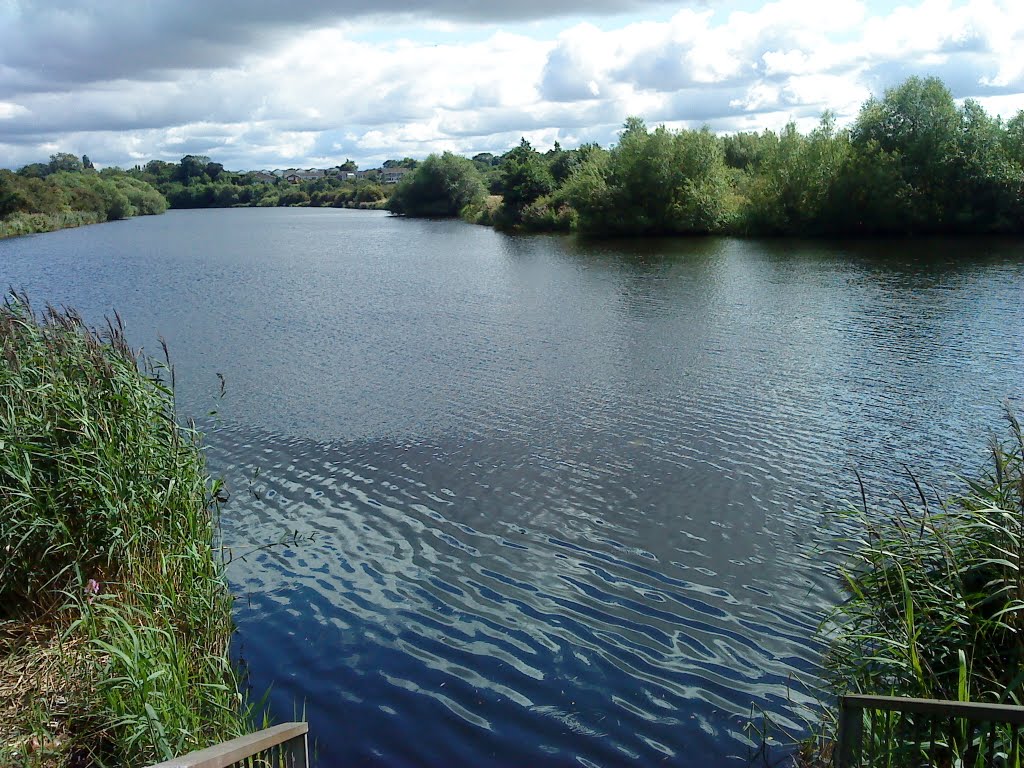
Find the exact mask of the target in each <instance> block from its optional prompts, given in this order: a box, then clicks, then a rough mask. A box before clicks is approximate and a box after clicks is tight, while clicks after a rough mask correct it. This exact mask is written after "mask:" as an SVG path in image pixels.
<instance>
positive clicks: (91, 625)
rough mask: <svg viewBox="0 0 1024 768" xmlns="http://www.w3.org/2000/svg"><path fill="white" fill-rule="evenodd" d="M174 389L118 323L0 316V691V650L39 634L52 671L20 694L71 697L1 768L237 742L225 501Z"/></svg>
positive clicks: (25, 734)
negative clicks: (222, 515)
mask: <svg viewBox="0 0 1024 768" xmlns="http://www.w3.org/2000/svg"><path fill="white" fill-rule="evenodd" d="M169 378H170V379H172V378H173V375H172V373H171V368H170V366H169V364H168V363H162V364H161V363H157V362H155V361H153V360H152V359H150V358H146V357H140V356H138V355H136V353H135V351H134V350H132V349H131V348H130V347H129V345H128V344H127V342H126V340H125V335H124V330H123V328H122V326H121V322H120V319H115V320H114V321H113V322H108V324H107V326H106V327H105V328H104V329H102V331H93V330H89V329H88V328H87V327H86V325H85V324H84V322H83V321H82V319H81V318H80V317H79V316H78V315H77V314H76V313H74V312H73V311H70V310H63V311H57V310H53V309H49V310H47V311H46V312H45V313H43V314H36V313H34V312H33V311H32V310H31V309H30V307H29V305H28V302H27V300H26V299H25V298H24V297H20V296H14V295H12V296H10V297H8V298H7V300H6V301H5V302H4V304H3V305H2V306H0V510H2V513H0V552H2V553H3V557H2V558H0V683H2V674H3V663H2V660H3V658H4V653H5V650H6V654H7V657H8V660H10V659H14V658H16V657H18V656H19V654H25V653H26V652H27V651H26V647H27V644H26V643H27V641H26V640H25V638H30V637H37V638H38V637H42V638H43V639H42V640H38V641H37V642H36V645H37V646H38V647H37V648H36V650H35V653H36V654H37V656H38V658H37V659H36V660H35V661H33V663H32V665H31V666H32V667H33V668H37V669H38V668H43V667H45V666H46V665H45V664H43V663H42V661H41V660H45V661H46V662H47V663H48V664H49V667H46V668H48V669H52V670H55V671H53V672H52V674H51V679H49V680H46V681H42V682H38V681H37V682H38V684H39V685H40V686H41V690H40V691H36V692H35V693H34V694H33V695H32V696H31V697H29V698H33V699H34V700H36V701H37V702H42V701H46V700H49V699H48V697H47V696H46V695H44V694H45V693H47V692H51V693H52V689H54V688H62V689H64V690H65V691H67V693H65V694H62V695H60V696H51V697H49V698H52V699H53V700H54V701H58V702H60V706H59V707H58V706H56V705H54V706H53V707H51V708H50V709H48V708H47V707H46V706H36V707H35V708H33V709H31V710H26V711H25V714H24V718H23V719H24V722H22V723H21V724H20V725H21V729H20V731H19V732H18V733H17V734H16V735H19V736H20V737H21V738H20V739H19V738H13V737H11V739H12V740H10V741H9V742H8V743H6V744H5V743H4V741H3V739H0V763H2V764H7V761H10V762H14V761H15V760H16V759H19V760H22V761H27V762H32V760H33V759H35V760H36V762H38V763H39V764H44V763H45V760H43V759H42V757H41V756H42V755H44V754H45V753H46V749H45V748H44V747H46V746H47V744H48V743H51V746H52V745H56V744H58V742H59V747H58V746H54V747H53V749H54V750H55V751H57V752H62V753H63V754H65V755H72V756H74V757H75V759H76V760H79V761H84V762H82V763H81V764H89V763H92V764H97V765H145V764H146V763H147V762H154V761H157V760H163V759H167V758H170V757H173V756H176V755H178V754H182V753H184V752H188V751H190V750H192V749H194V748H196V747H199V746H206V745H208V744H209V743H211V742H215V741H219V740H222V739H226V738H230V737H233V736H236V735H239V734H240V733H241V732H242V731H243V730H244V723H245V713H244V712H243V707H242V701H241V696H240V695H239V686H238V680H237V678H236V674H235V670H234V669H233V667H232V664H231V662H230V659H229V653H228V650H229V642H230V638H231V634H232V631H233V625H232V620H231V598H230V595H229V593H228V590H227V587H226V582H225V580H224V573H223V567H224V566H223V560H222V558H221V555H220V553H221V549H220V548H219V547H217V546H216V542H215V537H216V535H217V530H218V518H217V496H218V494H219V490H220V489H219V486H218V484H217V483H216V482H214V481H212V480H211V478H210V477H209V475H208V474H207V472H206V468H205V464H204V459H203V453H202V450H201V447H200V436H199V434H198V433H197V432H196V430H195V428H194V426H193V425H182V424H179V422H178V419H177V417H176V414H175V410H174V395H173V387H172V383H171V382H170V381H168V379H169ZM47 630H49V631H47ZM4 633H6V637H7V638H8V641H7V643H6V644H5V643H4V642H3V640H4V636H5V634H4ZM28 644H31V643H28ZM5 646H6V648H5ZM69 698H70V699H71V700H70V701H68V699H69ZM14 709H15V711H17V708H14ZM58 710H59V711H58ZM3 715H4V712H3V711H0V719H3ZM58 732H59V734H60V738H59V739H58V738H57V735H56V734H58ZM47 740H49V741H47ZM26 744H28V747H26ZM33 747H36V749H35V750H34V751H33ZM33 754H34V755H36V758H32V755H33Z"/></svg>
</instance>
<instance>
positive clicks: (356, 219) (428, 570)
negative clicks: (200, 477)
mask: <svg viewBox="0 0 1024 768" xmlns="http://www.w3.org/2000/svg"><path fill="white" fill-rule="evenodd" d="M0 282H2V283H3V284H4V285H8V284H9V285H12V286H14V287H15V288H18V289H21V290H26V291H28V293H29V295H30V297H31V298H32V299H33V300H34V302H35V303H36V304H37V305H42V304H43V303H45V302H50V303H53V304H67V305H70V306H74V307H76V308H78V309H79V310H80V311H81V312H82V313H83V314H84V315H85V316H86V317H87V318H88V319H89V320H90V321H92V322H95V323H98V322H99V321H100V320H101V319H102V318H103V316H104V315H105V314H109V313H110V312H112V311H113V310H114V309H116V310H117V311H118V312H119V313H120V314H121V316H122V317H123V318H124V321H125V323H126V325H127V327H128V330H129V337H130V339H131V340H132V341H133V342H134V343H136V344H139V345H143V346H145V347H146V349H147V350H149V351H150V352H152V351H157V350H159V345H158V342H157V339H158V337H159V336H163V337H164V338H166V340H167V342H168V344H169V346H170V349H171V355H172V358H173V362H174V364H175V371H176V378H177V387H178V393H179V408H180V411H181V413H182V415H192V416H195V417H196V418H197V420H198V421H199V423H200V424H201V426H202V427H203V428H204V430H205V431H206V432H207V435H208V440H207V441H208V445H209V461H210V465H211V468H212V469H213V470H214V471H215V472H217V473H218V474H220V475H222V476H224V478H225V479H226V482H227V484H228V487H229V489H230V491H231V494H232V498H231V500H230V501H229V502H228V503H227V505H226V506H225V508H224V535H225V539H226V543H227V544H228V545H229V546H231V547H232V549H233V552H235V554H236V555H238V556H239V557H238V559H236V560H235V561H234V562H233V563H232V564H231V565H230V567H229V570H228V573H229V576H230V578H231V581H232V587H233V589H234V591H235V594H236V595H237V596H238V600H237V602H236V612H235V613H236V620H237V622H238V626H239V632H238V635H237V642H236V653H237V654H238V656H239V658H240V659H241V660H242V661H243V662H244V663H245V665H246V666H247V669H248V671H249V676H250V683H251V685H252V688H253V690H254V692H255V693H256V695H259V694H261V693H262V692H264V691H266V690H267V689H268V688H269V689H270V692H269V697H268V702H269V704H270V706H271V708H272V711H273V714H274V717H275V718H276V719H277V720H288V719H291V718H292V717H293V716H294V715H296V714H301V713H303V712H304V713H305V715H306V716H308V718H309V721H310V724H311V729H312V733H313V735H314V738H315V740H316V745H317V751H318V754H319V756H320V761H321V762H320V764H321V765H325V766H334V765H339V766H340V765H348V766H353V765H379V766H423V765H437V766H441V765H473V766H512V765H515V766H525V765H530V766H563V765H577V764H578V765H583V766H616V765H622V764H639V765H649V764H662V763H664V764H667V765H674V766H715V765H737V766H738V765H745V764H746V763H747V760H748V757H749V756H750V754H751V753H752V752H756V747H757V744H758V738H757V737H756V735H754V734H752V733H751V732H749V731H748V730H746V729H745V726H746V725H747V723H748V721H750V719H751V713H752V712H753V713H754V720H755V722H757V723H761V722H762V719H761V717H762V715H761V713H767V715H768V716H769V717H770V720H771V722H772V725H771V728H770V733H771V734H772V736H773V738H775V739H777V740H780V741H783V740H785V738H786V732H789V733H793V734H799V733H802V732H803V730H804V729H805V726H806V721H807V719H808V718H811V719H813V717H814V713H815V704H814V694H815V690H816V688H817V687H818V685H819V683H818V678H819V669H818V664H819V659H820V653H821V646H820V644H819V642H818V641H817V640H816V639H815V633H816V629H817V626H818V624H819V622H820V621H821V620H822V617H823V616H824V615H825V612H826V611H827V610H828V608H829V607H830V606H832V605H834V604H835V601H836V600H837V599H839V594H838V592H837V586H836V581H835V578H834V573H833V569H832V564H831V558H830V556H829V555H828V551H829V548H830V546H831V545H832V540H833V538H834V537H835V536H836V535H837V534H839V533H841V532H842V526H841V524H840V523H839V522H838V520H837V518H836V517H835V516H834V515H831V514H829V513H828V510H830V509H834V508H835V507H837V506H839V505H841V504H842V503H843V501H844V500H845V499H852V498H857V497H858V496H859V490H858V488H857V485H856V480H855V476H854V470H855V469H857V470H859V471H860V473H861V474H862V476H863V477H864V478H865V481H866V484H867V488H868V492H869V494H870V495H871V497H872V500H873V501H876V502H877V503H879V504H882V503H885V502H886V500H887V499H889V498H891V496H890V494H891V492H892V490H894V489H895V490H900V489H904V490H905V489H906V488H907V487H908V481H907V480H906V475H905V470H904V466H906V467H909V468H912V469H913V470H914V471H915V472H916V473H918V474H919V476H920V477H921V478H922V480H923V481H925V482H926V483H928V484H929V485H931V486H933V487H935V488H937V489H939V490H945V489H949V488H953V487H955V486H956V481H955V475H956V474H957V473H970V472H973V471H975V470H977V469H978V468H980V467H981V466H982V464H983V462H984V459H985V454H984V452H985V447H986V444H987V441H988V440H989V438H990V437H991V436H992V434H993V433H995V432H997V431H998V430H1000V429H1001V427H1002V422H1001V412H1002V407H1003V403H1004V401H1005V400H1007V399H1011V400H1015V401H1017V402H1019V401H1020V399H1021V397H1022V395H1024V388H1022V385H1024V375H1022V374H1024V301H1022V300H1024V244H1022V243H1020V242H1013V241H1000V240H962V241H952V242H942V241H921V242H906V241H895V242H808V241H789V240H774V241H757V240H734V239H714V238H709V239H694V240H672V241H664V240H656V241H642V242H621V243H589V242H586V241H579V240H576V239H574V238H568V237H548V236H522V237H521V236H510V235H505V234H499V233H496V232H494V231H492V230H490V229H487V228H483V227H474V226H470V225H466V224H463V223H461V222H452V221H423V220H402V219H398V218H393V217H390V216H388V215H387V214H384V213H382V212H376V211H342V210H320V209H241V210H218V211H172V212H169V213H167V214H165V215H164V216H159V217H149V218H140V219H133V220H129V221H124V222H117V223H112V224H104V225H97V226H92V227H86V228H82V229H78V230H68V231H63V232H56V233H51V234H45V235H39V236H31V237H26V238H19V239H15V240H8V241H0ZM218 373H220V374H223V376H224V379H225V382H226V394H225V396H224V397H223V398H221V397H219V390H218V386H219V385H218V378H217V374H218ZM213 411H215V412H216V413H215V414H211V412H213ZM296 532H297V533H298V535H299V541H298V543H297V544H296V545H295V546H283V545H278V546H271V547H267V548H261V547H263V545H266V544H268V543H272V542H277V541H280V540H281V539H282V538H283V537H286V536H288V535H294V534H295V533H296ZM310 536H312V538H311V539H310ZM246 553H249V554H248V555H247V556H245V557H244V559H243V558H242V557H241V556H242V555H245V554H246ZM784 752H785V750H784V749H781V750H780V749H777V750H775V751H773V753H772V758H771V759H776V758H777V757H778V756H779V755H781V754H784Z"/></svg>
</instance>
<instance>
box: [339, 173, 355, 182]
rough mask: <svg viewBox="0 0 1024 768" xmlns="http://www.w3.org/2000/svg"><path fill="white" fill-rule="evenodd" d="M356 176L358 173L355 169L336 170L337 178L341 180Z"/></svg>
mask: <svg viewBox="0 0 1024 768" xmlns="http://www.w3.org/2000/svg"><path fill="white" fill-rule="evenodd" d="M357 177H358V174H357V173H356V172H355V171H338V178H339V179H341V180H342V181H349V180H350V179H355V178H357Z"/></svg>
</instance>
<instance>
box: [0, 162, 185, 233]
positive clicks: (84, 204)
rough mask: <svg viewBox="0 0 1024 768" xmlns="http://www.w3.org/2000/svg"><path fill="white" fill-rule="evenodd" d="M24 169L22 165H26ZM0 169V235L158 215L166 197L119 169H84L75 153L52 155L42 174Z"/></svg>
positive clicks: (164, 206) (44, 230) (165, 206)
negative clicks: (99, 171) (100, 170)
mask: <svg viewBox="0 0 1024 768" xmlns="http://www.w3.org/2000/svg"><path fill="white" fill-rule="evenodd" d="M26 167H27V166H26ZM24 170H25V169H24V168H23V169H22V170H21V171H19V172H18V173H17V174H14V173H11V172H10V171H4V170H0V236H10V235H14V234H28V233H30V232H46V231H50V230H52V229H60V228H62V227H64V226H79V225H81V224H86V223H90V224H91V223H95V222H100V221H113V220H116V219H123V218H127V217H129V216H136V215H148V214H157V213H163V212H164V211H165V210H166V209H167V201H166V200H165V199H164V197H163V195H161V194H160V193H159V192H158V191H157V190H156V189H155V188H154V187H153V186H152V185H150V184H147V183H146V182H144V181H142V180H139V179H135V178H131V177H130V176H128V175H126V174H125V173H124V172H123V171H119V170H116V169H104V170H103V171H102V172H101V173H96V171H95V170H89V169H87V168H86V167H85V164H84V163H83V162H81V161H80V160H78V158H77V157H75V156H74V155H70V154H67V153H58V154H55V155H53V156H52V157H51V159H50V164H49V165H48V166H46V172H45V173H42V172H40V173H39V174H37V173H36V172H34V171H33V172H32V173H23V171H24Z"/></svg>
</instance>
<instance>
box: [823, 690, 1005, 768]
mask: <svg viewBox="0 0 1024 768" xmlns="http://www.w3.org/2000/svg"><path fill="white" fill-rule="evenodd" d="M1022 725H1024V707H1019V706H1011V705H1006V704H982V703H973V702H957V701H940V700H937V699H910V698H900V697H893V696H841V697H840V699H839V735H838V742H839V743H838V745H837V753H836V765H837V766H838V768H869V767H871V768H873V766H904V765H906V766H915V768H916V767H918V766H934V768H940V767H945V766H956V765H960V766H965V768H966V767H968V766H969V767H970V768H982V767H984V768H1020V761H1021V733H1020V729H1021V726H1022Z"/></svg>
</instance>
